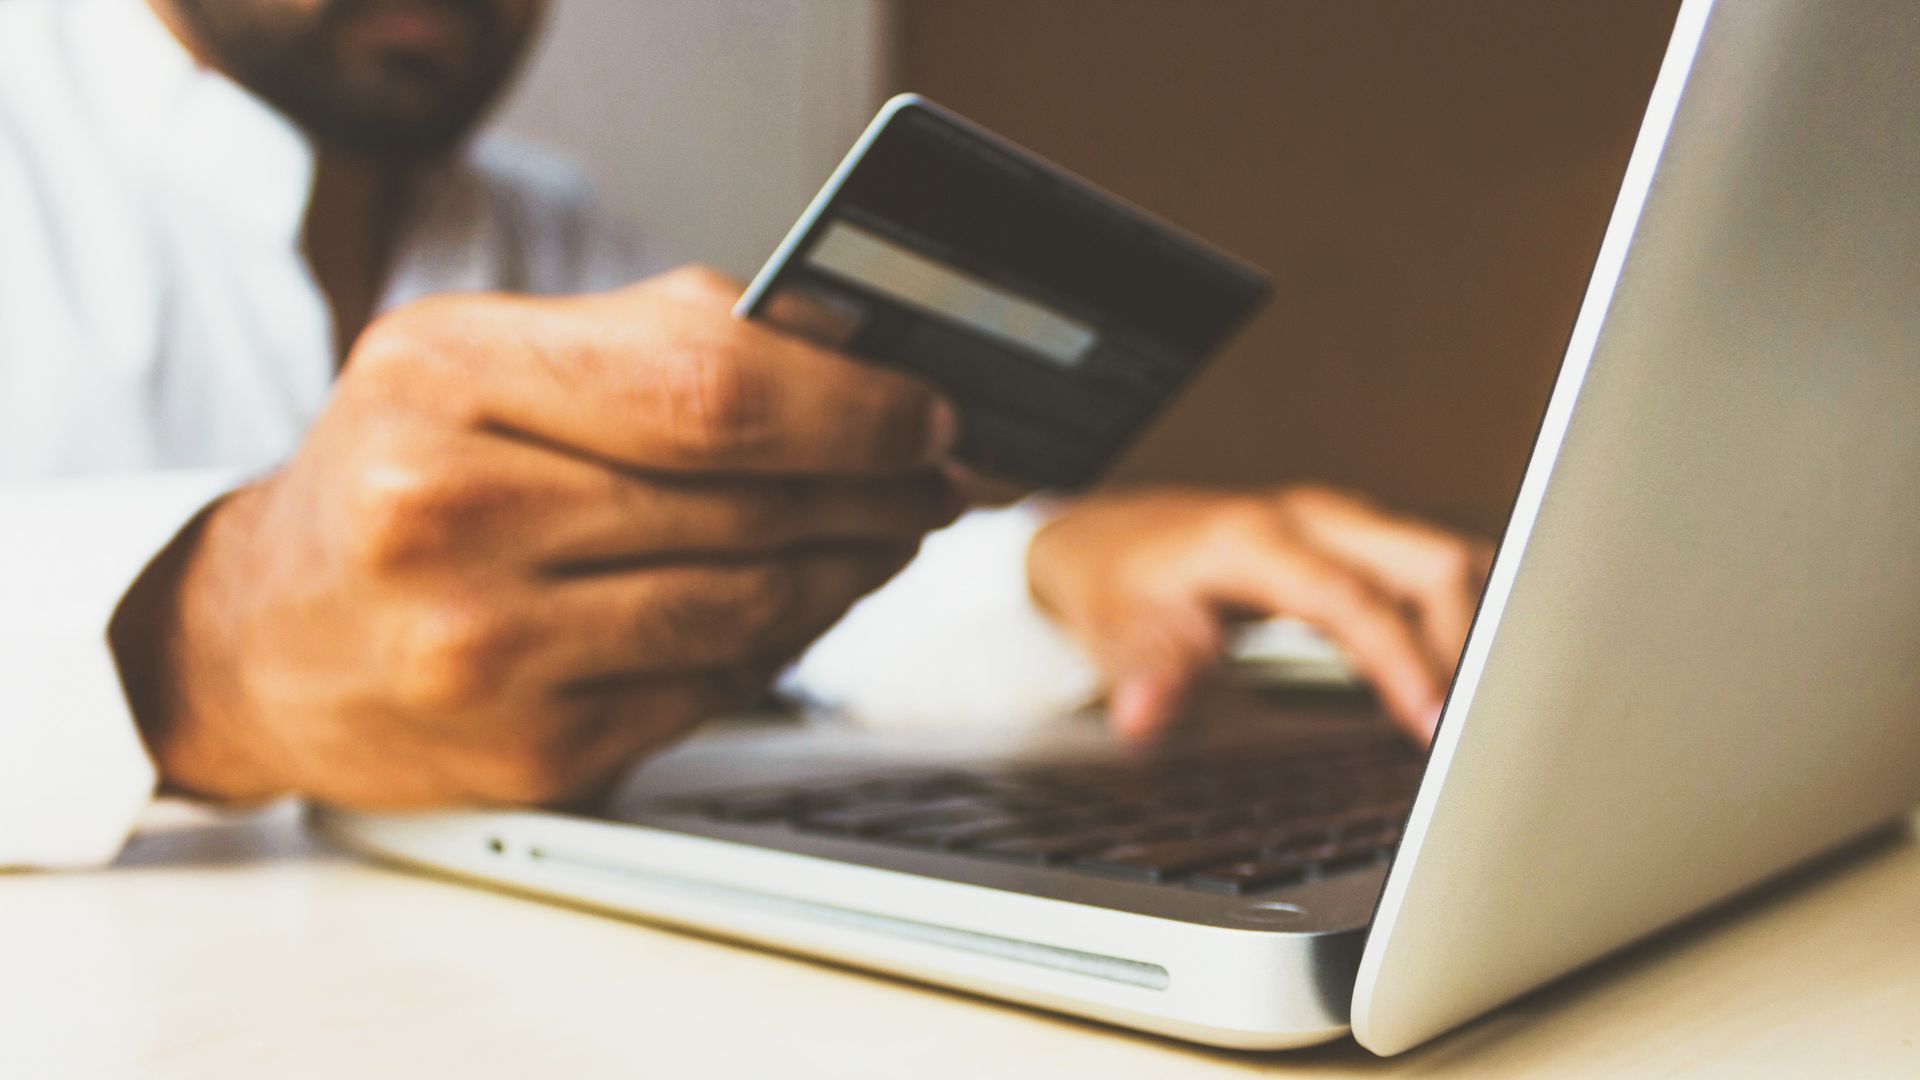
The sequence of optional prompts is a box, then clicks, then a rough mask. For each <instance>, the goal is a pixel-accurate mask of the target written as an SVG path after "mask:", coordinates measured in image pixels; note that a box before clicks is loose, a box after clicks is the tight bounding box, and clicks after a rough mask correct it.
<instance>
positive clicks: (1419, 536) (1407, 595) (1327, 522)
mask: <svg viewBox="0 0 1920 1080" xmlns="http://www.w3.org/2000/svg"><path fill="white" fill-rule="evenodd" d="M1280 505H1281V512H1282V513H1283V514H1284V515H1285V517H1286V519H1287V520H1288V522H1289V523H1290V524H1291V525H1292V526H1293V527H1294V528H1295V529H1296V530H1298V531H1299V532H1300V534H1301V535H1302V536H1303V537H1304V538H1305V539H1306V540H1307V542H1308V543H1311V544H1313V545H1314V546H1315V547H1317V548H1319V549H1320V550H1322V551H1323V552H1326V553H1327V554H1329V555H1331V556H1333V557H1334V558H1336V559H1338V560H1340V561H1342V562H1344V563H1346V564H1348V565H1350V566H1352V567H1354V568H1355V569H1357V570H1358V571H1360V572H1361V573H1363V574H1365V575H1366V576H1367V577H1369V578H1370V579H1372V581H1373V582H1374V583H1375V584H1376V585H1377V586H1378V587H1379V588H1380V590H1381V591H1383V592H1385V593H1387V594H1388V595H1390V596H1392V597H1395V598H1397V599H1399V600H1401V601H1403V602H1405V603H1406V604H1408V605H1410V606H1411V607H1412V608H1413V609H1414V614H1415V616H1416V619H1417V621H1418V625H1419V628H1420V631H1421V638H1422V641H1423V643H1424V645H1425V648H1426V650H1427V652H1428V655H1429V656H1430V657H1431V659H1432V661H1433V663H1434V665H1435V668H1436V670H1438V671H1440V672H1442V673H1444V674H1449V675H1450V674H1451V673H1452V671H1453V668H1454V665H1455V664H1457V663H1458V662H1459V658H1460V651H1461V649H1463V648H1464V647H1465V646H1466V641H1467V632H1468V630H1469V629H1470V628H1471V625H1472V622H1473V612H1474V609H1475V607H1476V606H1478V604H1479V602H1480V591H1481V588H1482V587H1483V585H1484V584H1485V581H1486V573H1487V567H1488V565H1489V563H1490V562H1491V560H1492V552H1491V549H1490V548H1489V547H1488V546H1487V545H1486V544H1484V543H1479V542H1476V541H1473V540H1470V539H1468V538H1465V537H1462V536H1458V535H1456V534H1453V533H1449V532H1447V531H1446V530H1443V529H1440V528H1438V527H1436V526H1434V525H1430V524H1427V523H1426V522H1422V521H1417V520H1415V519H1412V518H1407V517H1401V516H1399V515H1395V514H1390V513H1387V512H1384V511H1382V510H1380V509H1378V508H1377V507H1375V506H1373V505H1371V504H1370V503H1367V502H1366V501H1364V500H1362V499H1359V498H1356V497H1354V496H1351V495H1347V494H1343V493H1340V492H1335V491H1329V490H1326V489H1322V488H1300V489H1295V490H1293V491H1290V492H1287V493H1286V494H1285V495H1283V496H1282V500H1281V504H1280Z"/></svg>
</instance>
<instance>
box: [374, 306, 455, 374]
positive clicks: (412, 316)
mask: <svg viewBox="0 0 1920 1080" xmlns="http://www.w3.org/2000/svg"><path fill="white" fill-rule="evenodd" d="M466 303H467V301H464V300H460V299H455V298H450V297H441V298H432V299H427V300H421V301H417V302H415V303H412V304H408V305H405V306H403V307H400V308H396V309H394V310H392V311H389V312H385V313H383V314H381V315H378V316H375V317H374V319H373V321H372V322H370V323H368V324H367V327H366V329H364V330H362V331H361V332H360V336H359V337H358V338H357V339H355V341H354V344H353V348H352V350H351V351H350V353H349V358H348V361H347V366H346V371H347V372H349V373H351V374H352V375H353V376H354V377H355V380H356V381H361V380H365V379H368V378H373V379H375V380H388V379H392V378H400V379H406V378H408V377H409V374H408V373H410V372H413V371H415V370H417V369H418V368H419V367H420V366H421V365H422V364H424V363H429V362H432V361H434V360H437V359H439V358H440V357H442V356H444V355H445V354H446V352H447V350H448V348H449V342H448V340H447V332H448V328H449V327H455V326H462V325H465V323H466V320H465V313H464V311H463V310H462V309H463V307H464V305H465V304H466Z"/></svg>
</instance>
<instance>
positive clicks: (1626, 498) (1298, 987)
mask: <svg viewBox="0 0 1920 1080" xmlns="http://www.w3.org/2000/svg"><path fill="white" fill-rule="evenodd" d="M1916 58H1920V5H1915V4H1913V3H1912V2H1911V0H1852V2H1849V3H1845V4H1836V3H1832V2H1831V0H1722V2H1721V3H1719V4H1714V3H1713V2H1712V0H1685V2H1684V3H1683V4H1682V5H1681V7H1680V11H1679V15H1678V17H1677V20H1676V24H1675V27H1674V30H1673V34H1672V38H1671V41H1670V43H1669V45H1668V48H1667V53H1666V59H1665V61H1664V63H1663V65H1662V67H1661V69H1660V74H1659V78H1658V81H1657V82H1656V84H1655V86H1654V89H1653V92H1652V96H1651V101H1650V104H1649V106H1648V108H1647V112H1646V117H1645V120H1644V122H1643V124H1642V126H1641V130H1640V135H1639V140H1638V142H1637V144H1636V145H1635V148H1634V151H1633V155H1632V159H1631V162H1630V163H1629V165H1628V167H1627V170H1626V175H1625V178H1624V180H1623V182H1622V184H1621V189H1620V194H1619V198H1618V202H1617V204H1616V207H1615V210H1614V213H1613V217H1612V221H1611V224H1610V225H1609V226H1608V228H1607V231H1606V236H1605V240H1604V241H1603V243H1602V245H1601V248H1600V251H1599V254H1598V257H1597V259H1596V261H1595V266H1594V271H1593V277H1592V280H1591V284H1590V285H1589V287H1588V291H1587V295H1586V300H1585V303H1584V304H1583V306H1582V307H1581V310H1580V314H1579V317H1578V321H1577V322H1576V323H1575V325H1574V326H1573V327H1572V329H1571V336H1570V342H1569V344H1568V347H1567V352H1566V358H1565V361H1564V363H1563V366H1562V368H1561V372H1560V376H1559V381H1558V383H1557V385H1556V386H1555V388H1554V391H1553V395H1552V399H1551V401H1550V403H1549V404H1548V406H1547V409H1546V413H1545V417H1544V421H1543V423H1542V425H1541V430H1540V434H1539V438H1538V442H1537V443H1536V445H1535V448H1534V451H1533V456H1532V459H1531V463H1530V464H1529V466H1528V468H1527V471H1526V476H1525V481H1524V483H1523V485H1522V487H1521V490H1520V493H1519V495H1518V498H1517V500H1516V504H1515V507H1514V511H1513V516H1512V519H1511V522H1510V523H1509V525H1508V527H1507V531H1506V535H1505V538H1504V542H1503V543H1502V545H1501V548H1500V554H1499V558H1498V560H1497V562H1496V563H1495V566H1494V569H1493V574H1492V579H1491V582H1490V584H1489V585H1488V586H1487V591H1486V594H1485V597H1484V599H1483V601H1482V604H1481V609H1480V614H1479V618H1478V620H1477V622H1476V624H1475V626H1474V629H1473V633H1472V636H1471V639H1470V640H1469V641H1468V643H1467V646H1466V651H1465V654H1464V658H1463V660H1462V663H1461V665H1460V669H1459V674H1458V676H1457V678H1456V679H1455V682H1454V686H1453V689H1452V694H1451V697H1450V699H1449V701H1448V704H1447V707H1446V711H1445V715H1444V718H1443V720H1442V723H1441V725H1440V731H1439V736H1438V739H1437V741H1436V742H1435V744H1434V747H1433V749H1432V752H1431V754H1430V755H1421V754H1418V753H1416V752H1415V751H1413V750H1412V749H1410V748H1408V747H1407V746H1405V745H1404V744H1401V743H1399V742H1398V741H1396V740H1395V739H1394V738H1393V737H1392V736H1391V735H1388V734H1386V733H1385V729H1384V727H1383V726H1382V725H1381V724H1380V723H1379V722H1378V720H1377V719H1376V718H1375V717H1374V716H1373V715H1371V713H1370V712H1369V711H1368V710H1367V709H1366V708H1365V707H1364V706H1358V707H1356V706H1354V705H1352V704H1350V703H1348V702H1345V701H1342V700H1337V699H1333V698H1323V699H1320V700H1291V699H1288V698H1286V697H1284V696H1281V695H1274V694H1265V695H1262V694H1253V693H1246V694H1238V695H1236V694H1230V693H1223V694H1222V695H1221V697H1220V700H1219V701H1217V702H1216V703H1214V705H1213V706H1212V707H1211V708H1210V709H1209V710H1207V713H1208V715H1207V716H1206V717H1205V718H1204V720H1203V721H1202V722H1201V723H1199V724H1196V725H1195V726H1194V728H1193V729H1192V730H1190V731H1188V732H1186V733H1184V735H1183V736H1182V737H1181V738H1179V739H1176V740H1174V741H1172V742H1170V743H1169V744H1168V745H1167V746H1166V747H1164V748H1163V749H1162V750H1160V751H1159V752H1158V753H1156V754H1154V755H1151V756H1149V757H1144V758H1129V757H1124V756H1119V755H1117V754H1116V753H1115V751H1114V750H1113V749H1112V748H1111V747H1110V746H1109V745H1108V744H1107V743H1106V741H1105V740H1104V739H1103V738H1102V737H1101V736H1100V735H1099V732H1098V723H1097V719H1085V720H1081V721H1078V722H1075V721H1068V722H1063V723H1062V724H1061V725H1059V726H1058V727H1056V728H1052V729H1049V730H1047V731H1045V732H1041V733H1029V734H1026V735H1021V736H1011V737H1010V736H1004V735H1002V736H985V735H981V736H958V735H956V736H951V737H942V738H939V739H933V738H927V737H919V738H912V739H909V738H904V737H901V736H878V735H859V734H855V733H851V732H846V731H839V730H835V729H830V728H825V729H823V728H819V727H803V728H800V729H794V728H791V727H782V726H770V725H765V724H756V723H752V722H742V723H738V724H733V725H728V726H725V727H722V728H719V729H716V730H715V731H713V732H712V733H711V734H709V735H707V736H705V737H702V738H699V739H696V740H694V741H693V742H691V743H689V744H687V745H686V746H684V747H683V748H681V749H678V750H675V751H673V752H671V753H668V754H666V755H664V756H662V757H660V758H658V759H656V760H655V761H653V762H652V763H650V764H648V765H646V766H644V767H642V768H641V769H640V770H639V771H638V772H637V774H636V775H635V778H634V779H633V781H632V783H631V784H630V785H629V786H628V787H627V788H626V790H624V791H623V792H622V793H621V794H620V796H619V797H618V798H617V799H616V800H615V801H614V805H613V806H612V808H611V810H610V811H608V812H607V813H605V814H604V815H599V816H585V815H567V814H558V813H544V812H530V811H529V812H515V811H475V812H453V813H433V814H419V815H360V814H346V813H340V812H320V813H319V814H318V815H317V818H316V820H317V823H318V827H319V828H320V829H321V830H322V831H323V832H324V833H325V834H326V835H328V836H330V837H332V838H333V839H334V840H336V841H338V842H339V843H342V844H345V845H347V846H349V847H352V848H354V849H358V850H360V851H364V852H368V853H371V854H373V855H376V856H380V857H383V858H387V859H391V860H397V861H399V862H401V863H406V864H412V865H417V866H422V867H427V868H431V869H434V870H438V871H442V872H450V873H452V874H455V875H459V876H462V877H465V878H470V879H473V880H476V881H482V882H490V883H495V884H499V885H504V886H508V887H511V888H514V889H519V890H524V891H528V892H532V893H536V894H542V895H546V896H552V897H558V898H564V899H566V900H569V901H574V902H582V903H586V904H590V905H595V906H598V907H601V908H605V909H608V910H611V911H614V912H620V913H624V914H629V915H633V916H637V917H640V918H644V919H648V920H653V921H659V922H664V923H669V924H677V925H681V926H686V927H691V928H695V929H698V930H700V931H704V932H709V933H715V934H720V935H725V936H728V937H732V938H737V939H742V940H746V941H751V942H757V943H761V944H764V945H766V946H769V947H772V948H776V949H781V950H786V951H791V952H797V953H804V954H811V955H816V956H821V957H826V958H830V959H832V960H836V961H840V962H844V963H849V964H855V965H859V966H862V967H868V968H873V969H876V970H880V971H885V972H892V973H895V974H898V975H902V976H905V977H908V978H912V979H917V980H922V981H925V982H928V983H934V984H940V985H945V986H951V987H957V988H961V989H964V990H968V991H973V992H977V993H980V994H986V995H991V996H994V997H999V998H1004V999H1007V1000H1010V1001H1016V1002H1022V1003H1025V1004H1029V1005H1034V1006H1039V1007H1042V1008H1047V1009H1055V1010H1059V1011H1061V1012H1065V1013H1072V1014H1076V1015H1080V1016H1086V1017H1092V1018H1095V1019H1098V1020H1103V1021H1107V1022H1110V1023H1114V1024H1119V1025H1125V1026H1128V1027H1133V1028H1140V1029H1144V1030H1148V1031H1154V1032H1161V1033H1165V1034H1168V1035H1173V1036H1176V1037H1179V1038H1184V1039H1191V1040H1195V1041H1198V1042H1203V1043H1212V1044H1216V1045H1221V1046H1232V1047H1262V1048H1279V1047H1292V1046H1301V1045H1305V1044H1309V1043H1314V1042H1319V1041H1322V1040H1327V1039H1332V1038H1334V1037H1336V1036H1339V1035H1341V1034H1343V1033H1345V1032H1347V1031H1349V1030H1351V1031H1352V1032H1353V1034H1354V1035H1355V1036H1356V1037H1357V1038H1358V1039H1359V1041H1360V1042H1361V1043H1362V1044H1363V1045H1365V1046H1367V1047H1369V1048H1370V1049H1372V1050H1375V1051H1378V1052H1380V1053H1383V1054H1390V1053H1394V1052H1397V1051H1400V1050H1404V1049H1406V1048H1408V1047H1411V1046H1413V1045H1415V1044H1417V1043H1419V1042H1421V1041H1423V1040H1425V1039H1428V1038H1431V1037H1432V1036H1434V1035H1436V1034H1438V1033H1440V1032H1442V1031H1444V1030H1446V1029H1447V1028H1449V1027H1452V1026H1453V1025H1455V1024H1458V1023H1460V1022H1462V1021H1464V1020H1466V1019H1467V1018H1469V1017H1472V1016H1474V1015H1475V1014H1477V1013H1480V1012H1482V1011H1484V1010H1486V1009H1489V1008H1491V1007H1493V1006H1495V1005H1497V1004H1499V1003H1500V1002H1502V1001H1505V1000H1507V999H1509V998H1511V997H1513V996H1515V995H1517V994H1520V993H1522V992H1524V991H1526V990H1528V989H1530V988H1532V987H1535V986H1538V985H1539V984H1541V983H1543V982H1545V981H1547V980H1550V979H1553V978H1554V977H1556V976H1558V975H1560V974H1562V973H1564V972H1567V971H1569V970H1571V969H1573V968H1575V967H1578V966H1580V965H1582V964H1585V963H1587V962H1589V961H1592V960H1594V959H1595V958H1597V957H1599V956H1601V955H1603V954H1606V953H1609V952H1611V951H1614V950H1617V949H1619V948H1621V947H1623V946H1625V945H1627V944H1628V943H1630V942H1633V941H1634V940H1636V939H1638V938H1641V937H1643V936H1645V935H1647V934H1649V933H1652V932H1653V931H1655V930H1658V929H1660V928H1661V927H1664V926H1667V925H1669V924H1671V923H1673V922H1675V921H1676V920H1679V919H1682V918H1685V917H1686V916H1688V915H1690V914H1692V913H1695V912H1698V911H1701V910H1703V909H1705V908H1707V907H1710V906H1711V905H1713V904H1715V903H1717V902H1719V901H1721V900H1723V899H1725V898H1727V897H1729V896H1731V895H1732V894H1734V893H1736V892H1739V891H1740V890H1743V889H1746V888H1748V887H1750V886H1752V885H1754V884H1755V883H1757V882H1760V881H1761V880H1763V879H1765V878H1767V877H1769V876H1771V875H1775V874H1778V873H1780V872H1782V871H1783V870H1786V869H1788V868H1790V867H1792V866H1794V865H1795V864H1798V863H1801V862H1804V861H1805V860H1807V859H1809V858H1811V857H1812V856H1814V855H1816V854H1818V853H1820V852H1823V851H1825V850H1827V849H1830V848H1833V847H1835V846H1837V845H1840V844H1843V843H1845V842H1846V841H1848V840H1849V838H1852V837H1855V836H1858V835H1860V834H1862V833H1864V832H1867V831H1869V830H1872V829H1874V828H1875V827H1876V826H1877V825H1880V824H1883V823H1886V822H1888V821H1890V820H1892V819H1895V818H1897V817H1898V816H1899V815H1900V814H1901V813H1902V812H1903V811H1904V810H1906V809H1907V808H1909V807H1911V806H1912V805H1914V804H1915V803H1920V179H1917V178H1920V124H1916V123H1915V117H1917V116H1920V74H1917V73H1920V67H1917V66H1916V63H1915V61H1916ZM1862 929H1863V931H1865V930H1869V929H1870V928H1862Z"/></svg>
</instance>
